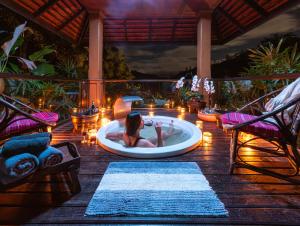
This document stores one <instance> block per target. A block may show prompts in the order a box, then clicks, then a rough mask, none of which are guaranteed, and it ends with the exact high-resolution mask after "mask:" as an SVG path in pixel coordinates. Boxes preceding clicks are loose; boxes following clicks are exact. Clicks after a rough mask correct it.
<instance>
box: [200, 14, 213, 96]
mask: <svg viewBox="0 0 300 226" xmlns="http://www.w3.org/2000/svg"><path fill="white" fill-rule="evenodd" d="M197 75H198V76H199V77H201V78H203V77H208V78H210V77H211V15H203V16H201V17H200V19H199V22H198V26H197ZM203 93H204V97H205V100H206V101H207V100H208V99H207V95H206V93H205V92H203Z"/></svg>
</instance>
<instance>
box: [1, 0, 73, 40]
mask: <svg viewBox="0 0 300 226" xmlns="http://www.w3.org/2000/svg"><path fill="white" fill-rule="evenodd" d="M0 4H1V5H3V6H5V7H6V8H8V9H10V10H12V11H13V12H15V13H17V14H19V15H21V16H23V17H25V18H26V19H27V20H30V21H32V22H33V23H35V24H37V25H38V26H40V27H42V28H44V29H45V30H48V31H50V32H51V33H53V34H54V35H56V36H58V37H60V38H62V39H64V40H66V41H68V42H70V43H73V42H74V40H72V39H71V38H69V37H68V36H66V35H65V34H63V33H62V32H60V31H57V30H55V29H54V28H52V27H51V25H49V24H47V23H45V22H43V21H41V20H38V19H37V18H36V17H34V16H33V14H31V13H28V11H26V10H25V9H23V8H21V7H20V6H19V5H18V4H16V3H15V2H13V1H7V0H0Z"/></svg>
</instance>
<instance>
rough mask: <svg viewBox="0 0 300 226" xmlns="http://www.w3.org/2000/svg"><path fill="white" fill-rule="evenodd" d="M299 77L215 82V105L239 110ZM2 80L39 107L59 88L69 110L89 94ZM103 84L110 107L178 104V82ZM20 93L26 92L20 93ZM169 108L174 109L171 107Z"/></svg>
mask: <svg viewBox="0 0 300 226" xmlns="http://www.w3.org/2000/svg"><path fill="white" fill-rule="evenodd" d="M298 77H300V74H284V75H273V76H255V77H233V78H217V79H216V78H213V79H212V80H213V81H214V83H215V86H216V93H215V94H214V96H213V99H214V101H213V102H214V103H215V104H217V105H219V106H221V107H222V108H237V107H239V106H241V105H243V104H245V103H247V102H249V101H250V100H253V99H255V98H257V97H259V96H261V95H263V94H265V93H268V92H270V91H272V90H274V89H277V88H280V87H282V86H285V85H286V84H288V83H289V82H291V81H292V80H294V79H296V78H298ZM0 78H5V79H6V80H7V81H8V83H9V89H7V90H6V92H14V91H16V89H17V88H18V89H19V91H18V92H19V93H17V94H18V96H24V97H27V98H29V99H31V100H32V99H36V98H37V97H36V96H34V95H37V94H42V96H41V97H39V98H38V99H37V104H42V105H47V100H50V99H51V98H52V97H51V95H54V94H55V93H51V92H59V89H58V90H55V89H56V88H57V87H60V88H61V89H62V90H63V91H64V92H65V96H66V97H68V98H67V99H65V100H63V101H70V106H71V105H80V104H81V103H82V96H83V95H82V93H83V92H85V93H88V92H87V90H84V89H85V87H86V86H83V85H82V84H84V83H86V82H87V81H88V80H86V79H63V78H60V77H58V76H54V77H47V76H45V77H39V76H32V75H28V74H23V75H19V74H10V73H0ZM33 81H35V82H33ZM37 81H40V82H41V84H42V85H41V84H34V83H38V82H37ZM189 81H190V80H189ZM104 82H105V92H106V104H107V105H111V104H112V103H113V102H114V99H115V98H116V97H118V96H121V95H139V96H141V97H142V98H144V104H143V105H139V106H144V107H147V106H149V104H151V105H152V106H157V107H164V106H165V103H166V101H167V100H173V101H174V100H176V95H177V92H176V89H175V84H176V82H177V80H176V79H137V80H104ZM47 84H48V87H47ZM51 84H53V86H51ZM30 85H32V86H33V87H34V85H36V89H38V88H39V87H41V88H42V89H43V90H42V91H41V92H37V91H38V90H34V92H29V93H28V91H29V90H26V89H27V87H30ZM39 85H40V86H39ZM55 87H56V88H55ZM31 88H32V87H31ZM20 89H23V90H21V91H20ZM200 92H203V89H200ZM20 94H24V95H20ZM14 95H16V93H14ZM58 95H59V94H58ZM40 98H44V99H45V100H42V101H41V102H42V103H40ZM48 102H49V101H48ZM54 102H55V101H54ZM169 103H170V102H169ZM48 105H49V104H48ZM175 105H176V103H175ZM167 106H168V107H171V106H172V105H167ZM43 107H49V106H43ZM50 107H54V106H50ZM56 107H60V108H67V107H68V105H63V104H60V106H56ZM54 110H55V109H54Z"/></svg>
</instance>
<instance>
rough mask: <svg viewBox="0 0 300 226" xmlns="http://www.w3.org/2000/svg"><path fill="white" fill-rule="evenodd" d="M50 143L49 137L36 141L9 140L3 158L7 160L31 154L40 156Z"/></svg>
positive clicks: (3, 149) (4, 146) (35, 139)
mask: <svg viewBox="0 0 300 226" xmlns="http://www.w3.org/2000/svg"><path fill="white" fill-rule="evenodd" d="M49 143H50V138H49V137H37V138H34V139H23V140H19V139H16V140H14V139H13V140H9V141H7V142H6V143H5V144H4V145H3V147H2V153H1V154H2V156H3V157H5V158H8V157H11V156H14V155H18V154H22V153H30V154H34V155H39V154H40V153H41V152H42V151H44V150H45V149H46V148H47V147H48V145H49Z"/></svg>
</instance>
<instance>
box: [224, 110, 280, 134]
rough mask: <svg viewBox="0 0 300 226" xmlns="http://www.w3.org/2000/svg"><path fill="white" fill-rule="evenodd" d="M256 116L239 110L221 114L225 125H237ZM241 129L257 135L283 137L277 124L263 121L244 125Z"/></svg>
mask: <svg viewBox="0 0 300 226" xmlns="http://www.w3.org/2000/svg"><path fill="white" fill-rule="evenodd" d="M256 118H257V116H254V115H248V114H243V113H239V112H230V113H226V114H224V115H221V120H222V123H223V125H224V124H227V125H228V124H229V125H237V124H241V123H245V122H247V121H250V120H253V119H256ZM240 130H241V131H243V132H247V133H251V134H253V135H257V136H264V137H282V133H281V132H280V129H279V128H278V127H277V126H275V125H273V124H271V123H267V122H263V121H259V122H255V123H252V124H250V125H248V126H244V127H242V128H241V129H240Z"/></svg>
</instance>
